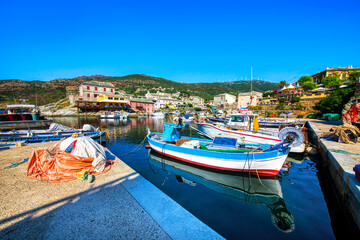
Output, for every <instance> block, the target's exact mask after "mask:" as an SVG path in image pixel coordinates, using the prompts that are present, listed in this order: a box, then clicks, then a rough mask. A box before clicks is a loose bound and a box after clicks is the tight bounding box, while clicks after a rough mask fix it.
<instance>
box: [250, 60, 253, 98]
mask: <svg viewBox="0 0 360 240" xmlns="http://www.w3.org/2000/svg"><path fill="white" fill-rule="evenodd" d="M252 79H253V74H252V66H251V79H250V83H251V95H252Z"/></svg>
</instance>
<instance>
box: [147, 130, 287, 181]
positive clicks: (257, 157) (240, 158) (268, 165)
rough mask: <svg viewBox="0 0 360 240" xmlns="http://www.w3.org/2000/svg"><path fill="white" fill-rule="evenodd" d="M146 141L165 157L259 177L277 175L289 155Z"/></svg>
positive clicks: (149, 138) (277, 152) (153, 140)
mask: <svg viewBox="0 0 360 240" xmlns="http://www.w3.org/2000/svg"><path fill="white" fill-rule="evenodd" d="M148 141H149V145H150V147H151V149H153V150H154V151H156V152H158V153H159V154H162V155H164V156H167V157H171V158H174V159H177V160H180V161H184V162H188V163H191V164H195V165H198V166H203V167H208V168H212V169H219V170H224V171H235V172H249V173H251V174H255V175H260V176H275V175H277V174H278V173H279V171H280V169H281V167H282V165H283V163H284V162H285V159H286V157H287V155H288V153H289V148H287V149H284V150H283V151H270V152H246V153H225V152H213V151H207V150H201V149H189V148H183V147H179V146H175V145H173V144H168V143H164V142H161V141H157V140H155V139H152V138H151V137H148Z"/></svg>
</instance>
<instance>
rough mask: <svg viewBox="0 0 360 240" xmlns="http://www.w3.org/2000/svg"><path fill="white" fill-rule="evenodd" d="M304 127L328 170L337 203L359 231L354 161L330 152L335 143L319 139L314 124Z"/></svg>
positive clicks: (359, 207) (359, 198)
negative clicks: (340, 204) (336, 196)
mask: <svg viewBox="0 0 360 240" xmlns="http://www.w3.org/2000/svg"><path fill="white" fill-rule="evenodd" d="M306 127H307V128H308V138H309V141H310V142H311V143H312V144H314V145H316V146H317V148H318V151H319V154H320V155H321V158H322V161H324V165H326V166H327V168H328V174H329V176H330V178H331V179H332V180H333V186H332V187H333V188H334V189H335V190H336V192H337V195H338V202H340V203H342V205H343V206H342V207H344V209H345V211H346V214H347V215H348V216H350V217H351V219H352V220H353V221H354V223H355V225H356V226H357V228H358V229H357V231H360V182H359V181H358V180H357V179H356V178H355V173H354V171H353V167H354V166H355V165H356V164H357V163H356V161H355V160H354V159H352V158H351V157H350V156H349V155H346V154H342V153H335V152H331V151H330V150H329V149H338V146H337V144H336V142H334V141H327V140H325V139H320V138H319V137H318V136H317V133H319V132H321V131H319V130H318V129H317V128H316V126H315V125H314V124H312V123H311V122H307V123H306ZM354 146H355V145H354Z"/></svg>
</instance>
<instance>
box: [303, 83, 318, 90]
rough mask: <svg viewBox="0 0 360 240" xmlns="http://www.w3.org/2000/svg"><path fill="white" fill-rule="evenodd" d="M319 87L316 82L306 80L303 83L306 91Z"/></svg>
mask: <svg viewBox="0 0 360 240" xmlns="http://www.w3.org/2000/svg"><path fill="white" fill-rule="evenodd" d="M316 87H317V84H316V83H314V82H304V83H303V85H302V88H303V89H304V90H305V91H308V90H313V89H315V88H316Z"/></svg>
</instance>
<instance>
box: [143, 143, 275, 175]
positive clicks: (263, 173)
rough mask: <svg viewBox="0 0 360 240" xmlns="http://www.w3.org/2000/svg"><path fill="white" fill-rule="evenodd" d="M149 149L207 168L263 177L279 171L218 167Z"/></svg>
mask: <svg viewBox="0 0 360 240" xmlns="http://www.w3.org/2000/svg"><path fill="white" fill-rule="evenodd" d="M150 147H151V146H150ZM151 149H152V150H154V151H155V152H157V153H159V154H161V155H164V156H167V157H171V158H175V159H177V160H180V161H184V162H188V163H191V164H194V165H198V166H202V167H208V168H213V169H219V170H224V171H233V172H250V173H251V174H253V175H259V176H264V177H271V176H276V175H277V174H278V173H279V171H280V170H279V171H278V170H271V169H257V170H248V169H235V168H225V167H218V166H213V165H208V164H204V163H198V162H194V161H191V160H188V159H185V158H180V157H176V156H174V155H171V154H166V153H163V152H160V151H157V150H155V149H154V148H151Z"/></svg>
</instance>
